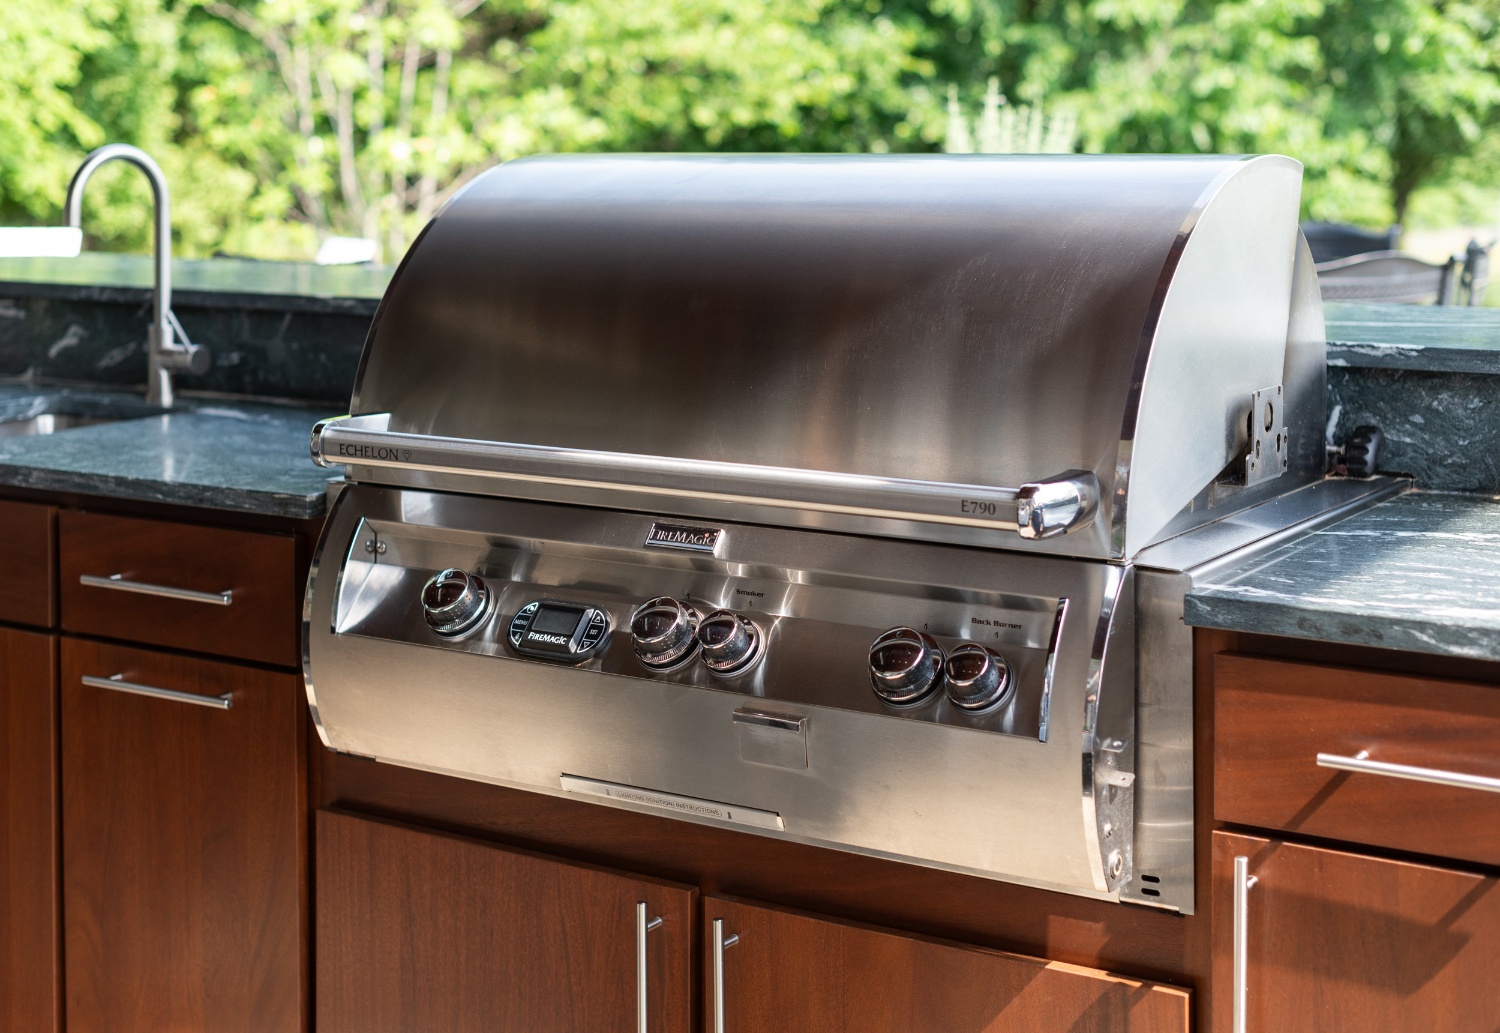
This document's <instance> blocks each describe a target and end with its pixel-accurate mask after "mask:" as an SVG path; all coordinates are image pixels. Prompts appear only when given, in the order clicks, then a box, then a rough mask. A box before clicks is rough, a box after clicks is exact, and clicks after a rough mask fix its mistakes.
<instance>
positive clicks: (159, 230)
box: [67, 143, 209, 409]
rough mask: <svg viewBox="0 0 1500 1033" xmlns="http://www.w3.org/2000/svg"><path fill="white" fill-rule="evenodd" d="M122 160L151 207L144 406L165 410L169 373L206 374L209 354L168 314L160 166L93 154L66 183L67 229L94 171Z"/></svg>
mask: <svg viewBox="0 0 1500 1033" xmlns="http://www.w3.org/2000/svg"><path fill="white" fill-rule="evenodd" d="M116 160H119V161H126V162H129V163H130V164H132V165H134V166H135V167H136V168H138V169H140V170H141V171H142V172H144V173H145V174H146V178H147V179H148V180H150V181H151V194H152V197H153V198H154V199H155V202H156V241H155V259H156V290H155V293H154V296H153V298H152V313H151V328H150V330H149V331H148V338H147V349H146V368H147V380H146V401H147V403H149V404H151V405H159V406H161V407H162V408H164V409H170V408H171V407H172V401H173V398H172V373H173V372H174V371H182V372H188V373H205V372H207V371H208V362H209V355H208V349H207V348H205V347H203V346H202V345H198V344H194V343H193V342H192V341H190V340H188V335H187V333H186V332H185V331H184V330H183V329H182V324H181V323H179V322H178V321H177V316H176V315H174V314H173V312H172V211H171V201H170V199H169V198H168V196H167V177H166V176H164V175H163V174H162V171H161V166H159V165H157V164H156V162H154V161H152V160H151V156H150V155H149V154H147V153H146V152H145V151H143V150H141V149H140V148H138V147H131V146H130V145H129V144H123V143H112V144H105V145H104V146H103V147H100V148H98V149H97V150H95V151H93V152H92V153H91V154H89V156H88V157H87V158H85V159H84V161H83V164H82V165H80V166H79V168H78V171H77V172H75V173H74V174H73V181H72V182H71V183H69V184H68V201H67V208H68V225H69V226H72V227H74V228H75V229H78V228H81V227H82V223H83V186H84V184H85V183H87V182H88V181H89V177H90V176H92V175H93V174H94V172H95V170H97V169H98V168H99V166H101V165H103V164H105V163H106V162H111V161H116Z"/></svg>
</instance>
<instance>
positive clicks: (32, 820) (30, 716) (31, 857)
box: [0, 630, 62, 1033]
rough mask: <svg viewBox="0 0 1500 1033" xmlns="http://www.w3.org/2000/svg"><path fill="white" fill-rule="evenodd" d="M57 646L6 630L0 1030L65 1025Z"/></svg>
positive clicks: (0, 644)
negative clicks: (59, 892)
mask: <svg viewBox="0 0 1500 1033" xmlns="http://www.w3.org/2000/svg"><path fill="white" fill-rule="evenodd" d="M56 651H57V640H56V639H55V638H53V637H51V636H47V635H38V634H31V633H29V632H23V631H11V630H0V833H3V835H0V1030H5V1031H7V1033H10V1031H14V1033H49V1031H54V1030H60V1029H61V1028H62V1026H61V1018H62V996H61V995H62V980H61V972H60V965H61V961H62V953H61V945H62V937H61V931H60V928H59V923H60V920H61V912H60V909H59V907H58V895H57V878H58V869H57V689H56V685H57V682H56V679H55V677H54V674H55V665H56V661H55V657H56Z"/></svg>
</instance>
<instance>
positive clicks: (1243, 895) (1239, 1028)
mask: <svg viewBox="0 0 1500 1033" xmlns="http://www.w3.org/2000/svg"><path fill="white" fill-rule="evenodd" d="M1254 885H1255V876H1253V875H1251V874H1250V858H1248V857H1236V858H1235V859H1234V979H1233V986H1232V987H1231V994H1232V996H1233V999H1234V1021H1233V1023H1232V1024H1231V1026H1230V1029H1231V1030H1232V1033H1245V1023H1246V1009H1245V998H1246V986H1247V985H1248V982H1249V978H1248V977H1249V972H1250V887H1251V886H1254Z"/></svg>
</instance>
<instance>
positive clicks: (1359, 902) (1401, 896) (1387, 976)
mask: <svg viewBox="0 0 1500 1033" xmlns="http://www.w3.org/2000/svg"><path fill="white" fill-rule="evenodd" d="M1213 841H1214V842H1213V885H1212V890H1213V916H1214V918H1213V920H1214V958H1213V982H1214V987H1215V993H1214V997H1213V1000H1214V1015H1213V1030H1214V1033H1230V1031H1231V1028H1232V1025H1231V1020H1232V1014H1233V1012H1232V997H1233V995H1232V992H1231V990H1232V986H1233V971H1232V958H1233V951H1234V937H1235V922H1234V914H1233V901H1234V885H1233V879H1234V858H1235V857H1245V858H1248V859H1249V875H1250V877H1252V878H1253V879H1254V880H1255V882H1254V884H1253V885H1252V886H1251V889H1250V891H1249V893H1248V896H1247V899H1248V907H1247V912H1246V925H1245V929H1244V943H1245V946H1246V948H1247V959H1248V961H1247V983H1246V1017H1247V1027H1246V1028H1247V1031H1248V1033H1336V1031H1340V1030H1348V1031H1351V1033H1355V1031H1365V1030H1379V1031H1381V1033H1434V1031H1441V1033H1495V1030H1497V1029H1500V880H1497V879H1495V878H1494V877H1493V876H1484V875H1478V874H1474V873H1470V872H1464V871H1454V870H1450V869H1447V868H1438V867H1432V866H1429V865H1421V864H1411V863H1407V862H1402V861H1392V860H1384V859H1380V858H1374V857H1364V856H1360V855H1358V854H1352V853H1344V852H1342V851H1336V850H1327V849H1322V848H1318V847H1311V846H1301V845H1296V844H1292V843H1286V842H1281V841H1279V840H1273V839H1262V838H1259V837H1255V836H1242V835H1233V834H1230V833H1226V832H1216V833H1214V835H1213Z"/></svg>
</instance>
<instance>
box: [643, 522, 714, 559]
mask: <svg viewBox="0 0 1500 1033" xmlns="http://www.w3.org/2000/svg"><path fill="white" fill-rule="evenodd" d="M723 534H724V532H723V530H721V529H720V528H717V527H688V526H687V525H685V524H652V525H651V531H650V533H649V534H647V535H646V544H647V545H648V546H652V547H654V548H657V549H686V550H688V551H689V552H713V551H714V550H715V549H717V548H718V547H719V538H720V537H722V536H723Z"/></svg>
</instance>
